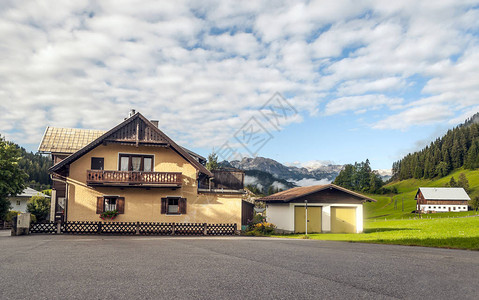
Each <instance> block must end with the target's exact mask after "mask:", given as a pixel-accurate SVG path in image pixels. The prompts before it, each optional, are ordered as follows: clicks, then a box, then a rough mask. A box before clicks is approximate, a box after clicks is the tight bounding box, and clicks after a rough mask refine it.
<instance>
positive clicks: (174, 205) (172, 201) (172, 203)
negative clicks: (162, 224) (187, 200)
mask: <svg viewBox="0 0 479 300" xmlns="http://www.w3.org/2000/svg"><path fill="white" fill-rule="evenodd" d="M178 200H179V199H178V198H169V199H168V214H178V213H179V210H178Z"/></svg>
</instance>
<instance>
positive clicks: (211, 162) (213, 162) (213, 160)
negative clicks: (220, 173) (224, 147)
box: [206, 151, 219, 171]
mask: <svg viewBox="0 0 479 300" xmlns="http://www.w3.org/2000/svg"><path fill="white" fill-rule="evenodd" d="M218 166H219V165H218V155H217V154H216V153H215V152H214V151H213V152H211V153H210V155H208V162H207V163H206V168H207V169H208V170H210V171H213V170H216V169H218Z"/></svg>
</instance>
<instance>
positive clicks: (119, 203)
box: [116, 197, 125, 214]
mask: <svg viewBox="0 0 479 300" xmlns="http://www.w3.org/2000/svg"><path fill="white" fill-rule="evenodd" d="M116 210H117V211H118V213H119V214H124V213H125V197H118V198H116Z"/></svg>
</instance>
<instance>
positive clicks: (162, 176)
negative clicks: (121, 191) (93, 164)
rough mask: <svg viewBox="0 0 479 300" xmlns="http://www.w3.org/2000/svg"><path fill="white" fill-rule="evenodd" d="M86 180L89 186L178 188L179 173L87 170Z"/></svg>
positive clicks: (179, 182) (179, 181)
mask: <svg viewBox="0 0 479 300" xmlns="http://www.w3.org/2000/svg"><path fill="white" fill-rule="evenodd" d="M86 182H87V184H88V185H89V186H117V187H166V188H179V187H181V173H179V172H132V171H108V170H87V179H86Z"/></svg>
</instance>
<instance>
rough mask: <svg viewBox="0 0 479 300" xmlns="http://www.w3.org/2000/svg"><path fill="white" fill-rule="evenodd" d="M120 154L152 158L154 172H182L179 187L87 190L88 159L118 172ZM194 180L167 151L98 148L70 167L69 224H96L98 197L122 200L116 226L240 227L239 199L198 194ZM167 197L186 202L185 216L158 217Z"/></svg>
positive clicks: (193, 174)
mask: <svg viewBox="0 0 479 300" xmlns="http://www.w3.org/2000/svg"><path fill="white" fill-rule="evenodd" d="M119 153H132V154H150V155H154V166H155V167H154V171H155V172H181V173H182V180H183V183H182V187H181V188H178V189H176V190H174V189H171V188H151V189H146V188H117V187H89V186H87V184H86V177H87V170H88V169H90V165H91V158H92V157H103V158H104V168H105V170H118V159H119V158H118V154H119ZM196 178H197V170H196V168H195V167H193V166H192V165H191V164H190V163H189V162H188V161H186V160H185V159H184V158H182V157H181V156H180V155H178V154H177V153H176V152H175V151H173V150H172V149H170V148H163V147H147V146H140V147H135V146H127V145H116V144H108V145H106V146H104V145H100V146H98V147H96V148H95V149H93V150H92V151H90V152H89V153H87V154H85V155H84V156H82V157H81V158H79V159H78V160H76V161H75V162H73V163H72V164H71V165H70V174H69V178H68V182H69V185H68V189H69V190H68V214H67V218H68V221H98V220H100V219H99V216H98V215H97V214H96V202H97V197H101V196H104V195H112V196H113V195H116V196H121V197H125V213H124V214H121V215H119V216H118V217H117V218H116V219H115V221H118V222H136V221H140V222H188V223H237V224H238V227H239V226H240V225H241V195H222V194H198V193H197V182H196ZM167 196H180V197H183V198H186V199H187V201H186V203H187V211H186V212H187V213H186V214H184V215H165V214H161V213H160V209H161V207H160V205H161V198H163V197H167Z"/></svg>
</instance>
